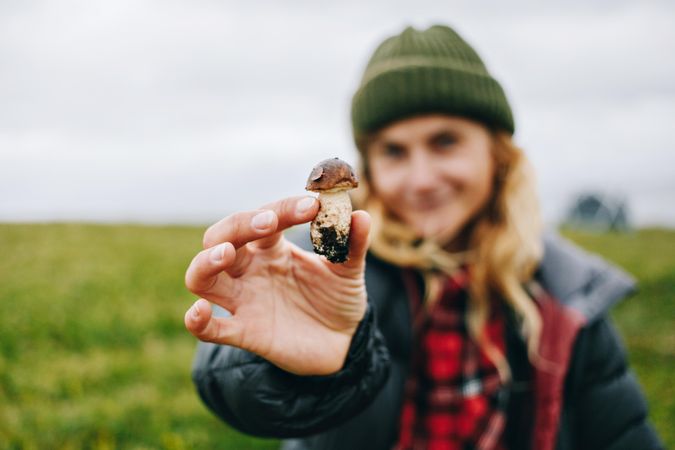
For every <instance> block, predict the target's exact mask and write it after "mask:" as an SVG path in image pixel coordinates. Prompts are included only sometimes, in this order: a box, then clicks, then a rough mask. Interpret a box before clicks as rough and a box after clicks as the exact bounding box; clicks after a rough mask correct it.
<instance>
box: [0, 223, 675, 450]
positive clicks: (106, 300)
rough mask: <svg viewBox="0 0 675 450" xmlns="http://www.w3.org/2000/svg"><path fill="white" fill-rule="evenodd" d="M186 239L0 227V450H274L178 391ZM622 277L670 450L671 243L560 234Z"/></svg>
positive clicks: (630, 332) (639, 361)
mask: <svg viewBox="0 0 675 450" xmlns="http://www.w3.org/2000/svg"><path fill="white" fill-rule="evenodd" d="M202 232H203V229H201V228H195V227H144V226H99V225H80V224H72V225H71V224H57V225H2V224H0V251H1V253H2V257H1V258H0V330H1V331H0V449H80V448H88V449H113V448H130V449H145V448H147V449H150V448H152V449H155V448H163V449H191V448H207V449H211V448H232V449H245V448H275V447H276V446H277V442H276V441H269V440H260V439H252V438H249V437H246V436H243V435H241V434H239V433H236V432H234V431H232V430H230V429H228V428H227V427H226V426H224V425H223V424H221V423H220V422H218V421H217V420H216V419H215V418H213V417H212V416H211V415H210V414H209V413H208V412H207V411H206V409H205V408H204V407H203V406H202V404H201V403H200V401H199V400H198V398H197V396H196V394H195V392H194V389H193V387H192V384H191V381H190V364H191V360H192V354H193V350H194V346H195V340H194V339H193V338H192V337H191V336H190V335H189V334H188V333H187V332H186V331H185V330H184V328H183V320H182V318H183V313H184V311H185V309H186V308H187V307H188V306H189V305H190V304H191V303H192V301H193V300H194V298H193V297H192V296H191V294H189V293H188V292H187V291H186V290H185V288H184V286H183V274H184V271H185V269H186V267H187V265H188V263H189V262H190V260H191V258H192V256H193V255H194V254H195V253H196V252H197V251H198V250H199V249H200V243H201V235H202ZM568 236H570V237H571V238H572V239H574V240H575V241H576V242H578V243H580V244H581V245H582V246H584V247H586V248H588V249H590V250H592V251H595V252H598V253H601V254H602V255H604V256H606V257H607V258H609V259H611V260H613V261H615V262H616V263H618V264H619V265H621V266H623V267H624V268H626V269H627V270H628V271H630V272H631V273H633V274H634V275H635V276H636V277H637V278H638V279H639V280H640V285H641V290H640V292H639V293H638V294H637V295H636V296H634V297H633V298H631V299H630V300H629V301H626V302H624V303H622V304H620V305H619V306H618V307H617V308H616V309H615V311H614V318H615V320H616V322H617V324H618V326H619V328H620V330H621V331H622V333H623V335H624V337H625V340H626V343H627V346H628V348H629V350H630V355H631V362H632V364H633V367H634V368H635V371H636V372H637V374H638V377H639V378H640V380H641V382H642V383H643V385H644V388H645V392H646V394H647V397H648V399H649V402H650V405H651V408H652V420H653V422H654V423H655V425H656V428H657V429H658V431H659V433H660V435H661V436H662V438H663V439H664V440H665V441H666V444H667V445H668V446H670V447H674V446H675V426H674V425H672V424H675V389H674V388H673V383H672V376H673V374H674V373H675V371H674V369H675V327H674V325H675V314H674V312H675V311H674V308H673V296H674V294H675V231H669V230H644V231H640V232H636V233H634V234H622V235H616V234H610V235H591V234H569V233H568Z"/></svg>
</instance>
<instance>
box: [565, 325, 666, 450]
mask: <svg viewBox="0 0 675 450" xmlns="http://www.w3.org/2000/svg"><path fill="white" fill-rule="evenodd" d="M576 347H577V348H576V352H577V354H578V358H577V359H576V363H575V366H573V367H572V368H571V370H573V371H574V372H575V373H576V374H577V377H576V379H577V381H576V383H575V384H576V387H575V389H574V392H575V394H574V401H575V405H576V408H575V410H576V417H577V421H576V422H577V423H576V427H577V431H578V433H577V435H578V440H577V442H578V443H579V446H578V447H577V448H580V449H589V450H590V449H593V450H598V449H604V450H634V449H643V450H650V449H661V448H663V445H662V444H661V443H660V442H659V439H658V437H657V436H656V433H655V432H654V430H653V428H652V427H651V425H650V424H649V422H648V420H647V404H646V402H645V399H644V396H643V394H642V392H641V390H640V386H639V384H638V382H637V379H636V378H635V376H634V374H633V373H632V372H631V371H630V370H629V368H628V363H627V361H626V352H625V350H624V348H623V345H622V343H621V340H620V338H619V336H618V334H617V333H616V331H615V330H614V328H613V327H612V326H611V324H610V323H609V321H608V319H606V318H602V319H600V320H598V321H596V322H594V323H593V324H591V325H590V326H589V327H587V328H586V329H585V330H583V331H582V332H581V334H580V336H579V339H578V340H577V344H576Z"/></svg>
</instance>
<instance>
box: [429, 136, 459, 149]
mask: <svg viewBox="0 0 675 450" xmlns="http://www.w3.org/2000/svg"><path fill="white" fill-rule="evenodd" d="M432 143H433V145H434V147H436V148H438V149H442V150H445V149H448V148H450V147H452V146H453V145H455V144H456V143H457V138H456V137H455V136H453V135H451V134H449V133H441V134H439V135H438V136H436V137H434V139H433V140H432Z"/></svg>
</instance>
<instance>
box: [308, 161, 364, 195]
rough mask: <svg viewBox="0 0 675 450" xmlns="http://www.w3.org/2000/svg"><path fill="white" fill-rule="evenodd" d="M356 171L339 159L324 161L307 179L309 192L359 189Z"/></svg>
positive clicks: (315, 167)
mask: <svg viewBox="0 0 675 450" xmlns="http://www.w3.org/2000/svg"><path fill="white" fill-rule="evenodd" d="M358 185H359V180H358V178H356V175H355V174H354V169H352V167H351V166H350V165H349V164H347V163H346V162H344V161H342V160H341V159H339V158H330V159H324V160H323V161H321V162H320V163H319V164H317V165H316V166H314V168H313V169H312V173H310V174H309V178H308V179H307V186H305V189H307V190H308V191H314V192H321V191H331V190H333V191H334V190H347V189H353V188H355V187H358Z"/></svg>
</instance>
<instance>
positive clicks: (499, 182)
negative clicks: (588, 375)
mask: <svg viewBox="0 0 675 450" xmlns="http://www.w3.org/2000/svg"><path fill="white" fill-rule="evenodd" d="M372 137H373V136H366V137H363V138H361V139H357V141H356V144H357V147H358V148H359V150H360V153H361V156H362V161H361V167H360V170H361V174H362V176H361V187H359V189H357V191H356V193H355V194H354V203H355V205H356V206H357V207H359V208H361V209H365V210H366V211H368V213H369V214H370V215H371V217H372V226H371V247H370V249H371V251H372V252H373V253H374V254H375V255H376V256H378V257H379V258H381V259H383V260H385V261H387V262H390V263H392V264H394V265H396V266H399V267H409V268H414V269H416V270H418V271H419V272H421V274H422V276H423V279H424V285H425V293H424V299H425V304H426V305H427V306H428V305H431V304H433V302H435V301H436V300H437V299H438V297H439V296H440V294H441V291H442V285H443V280H444V279H445V277H446V276H447V275H448V274H452V273H453V272H454V271H455V270H457V269H458V268H459V267H460V266H462V265H464V264H466V265H467V266H468V267H469V269H470V270H469V276H470V283H469V298H470V301H469V303H468V308H467V316H466V323H467V328H468V331H469V335H470V336H471V338H472V339H473V340H474V341H475V342H476V343H477V344H478V345H479V346H480V348H481V349H483V351H484V352H485V353H486V355H487V356H488V357H489V358H490V359H491V360H492V362H493V363H494V364H495V365H496V367H497V369H498V371H499V374H500V377H501V378H502V380H504V381H506V380H509V379H510V378H511V373H510V369H509V366H508V363H507V361H506V356H505V355H503V354H502V353H501V352H500V351H499V350H498V349H497V347H496V346H495V345H494V344H493V343H491V342H490V340H489V338H488V336H487V333H486V327H485V325H486V323H487V321H488V319H489V316H490V312H491V308H492V306H491V305H492V300H493V299H495V300H496V299H498V300H501V301H504V302H506V304H508V305H509V306H510V307H511V308H512V309H513V310H514V311H515V313H516V316H517V318H518V319H519V321H520V324H521V326H522V331H523V334H524V335H525V336H526V340H527V349H528V355H529V359H530V361H531V362H532V363H533V364H538V363H540V362H541V360H540V358H539V357H538V353H537V348H538V344H539V337H540V334H541V317H540V314H539V311H538V309H537V307H536V305H535V303H534V301H533V300H532V297H531V296H530V294H529V293H528V291H527V290H526V286H527V284H528V283H529V282H530V281H531V280H532V278H533V275H534V272H535V270H536V268H537V266H538V264H539V262H540V260H541V257H542V255H543V246H542V241H541V230H542V227H541V219H540V213H539V204H538V200H537V195H536V188H535V176H534V172H533V170H532V167H531V166H530V164H529V162H528V160H527V158H526V157H525V154H524V153H523V151H522V150H521V149H520V148H518V147H517V146H516V145H515V144H514V142H513V140H512V138H511V135H510V134H508V133H506V132H501V131H495V132H492V149H491V150H492V151H491V153H492V157H493V158H494V162H495V165H494V166H495V173H494V177H493V188H492V195H491V197H490V199H489V201H488V203H487V205H486V207H485V208H483V210H482V211H481V212H480V213H479V214H478V215H477V217H475V218H474V219H473V220H472V222H471V223H470V224H468V225H466V227H465V229H464V230H463V231H462V232H461V233H462V234H463V235H464V236H466V237H467V238H468V239H467V242H468V249H467V251H465V252H462V253H450V252H448V251H446V250H445V247H447V244H448V243H449V242H450V241H452V239H453V237H455V236H440V237H437V238H435V239H425V240H422V241H420V239H419V237H418V236H416V235H415V233H414V232H413V231H412V230H411V229H410V228H409V227H407V226H406V225H405V224H403V223H402V222H400V221H398V220H397V219H396V218H395V217H392V216H391V215H390V214H389V213H388V211H386V209H385V207H384V205H383V204H382V202H381V201H380V199H379V198H378V197H377V195H376V194H375V193H372V190H371V187H370V181H369V179H370V177H369V173H368V164H367V149H368V146H369V145H370V142H371V140H372Z"/></svg>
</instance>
